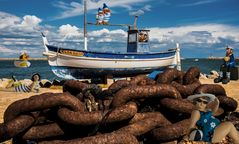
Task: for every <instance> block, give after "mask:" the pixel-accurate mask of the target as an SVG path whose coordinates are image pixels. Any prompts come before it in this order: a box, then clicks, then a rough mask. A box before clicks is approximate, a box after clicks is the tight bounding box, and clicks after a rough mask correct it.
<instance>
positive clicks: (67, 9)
mask: <svg viewBox="0 0 239 144" xmlns="http://www.w3.org/2000/svg"><path fill="white" fill-rule="evenodd" d="M103 3H107V5H108V6H109V7H110V8H113V7H122V8H127V9H128V10H131V9H132V5H134V4H135V3H137V4H142V3H145V0H117V1H108V0H100V1H95V0H87V10H88V11H91V10H97V9H98V8H99V6H102V5H103ZM54 6H55V7H58V8H60V9H62V10H63V12H62V13H61V14H60V15H59V16H56V17H54V19H63V18H68V17H73V16H77V15H82V14H83V13H84V7H83V4H82V3H77V2H71V3H69V4H68V3H65V2H63V1H60V2H57V3H55V4H54ZM148 9H150V6H149V5H146V6H145V7H144V10H148Z"/></svg>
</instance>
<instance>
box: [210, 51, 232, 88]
mask: <svg viewBox="0 0 239 144" xmlns="http://www.w3.org/2000/svg"><path fill="white" fill-rule="evenodd" d="M234 67H235V58H234V55H233V48H232V47H228V46H227V48H226V56H225V57H224V58H223V64H222V65H221V68H220V72H219V77H218V78H216V79H214V82H215V83H219V82H222V83H223V84H227V83H228V82H229V81H230V76H231V73H230V69H231V68H234ZM225 69H226V71H225Z"/></svg>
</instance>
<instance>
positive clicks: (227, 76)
mask: <svg viewBox="0 0 239 144" xmlns="http://www.w3.org/2000/svg"><path fill="white" fill-rule="evenodd" d="M230 78H231V72H230V66H228V67H227V71H226V72H224V74H223V79H222V84H227V83H229V82H230Z"/></svg>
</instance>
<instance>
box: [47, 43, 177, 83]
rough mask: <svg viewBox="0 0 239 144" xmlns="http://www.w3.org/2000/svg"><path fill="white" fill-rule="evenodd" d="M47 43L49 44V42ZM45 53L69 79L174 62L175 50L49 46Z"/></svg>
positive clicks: (142, 70)
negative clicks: (124, 50) (118, 50)
mask: <svg viewBox="0 0 239 144" xmlns="http://www.w3.org/2000/svg"><path fill="white" fill-rule="evenodd" d="M46 46H47V45H46ZM47 50H48V51H46V52H45V53H44V55H46V56H47V57H48V63H49V65H50V66H51V68H52V71H53V72H54V74H56V75H57V76H58V77H61V78H66V79H72V78H76V79H80V78H92V77H104V76H113V77H125V76H134V75H137V74H145V73H150V72H152V71H154V70H160V69H164V68H166V67H168V66H173V65H175V63H174V61H175V54H176V51H175V50H172V51H167V52H163V53H103V52H89V51H81V50H70V49H62V48H57V47H54V46H47Z"/></svg>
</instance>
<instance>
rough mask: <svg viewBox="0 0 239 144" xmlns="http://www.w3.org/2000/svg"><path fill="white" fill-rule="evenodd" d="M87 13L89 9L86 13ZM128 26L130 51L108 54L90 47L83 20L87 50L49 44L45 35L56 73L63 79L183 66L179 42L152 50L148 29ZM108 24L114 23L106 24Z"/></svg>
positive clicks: (47, 52) (118, 74) (96, 76)
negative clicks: (94, 50)
mask: <svg viewBox="0 0 239 144" xmlns="http://www.w3.org/2000/svg"><path fill="white" fill-rule="evenodd" d="M85 13H86V12H85ZM137 18H138V17H137V16H136V17H135V21H134V26H133V27H132V26H130V25H128V28H129V29H128V39H127V52H125V53H109V52H93V51H89V50H87V37H86V25H87V24H92V23H87V22H86V19H85V20H84V28H85V30H84V50H78V49H77V50H76V49H67V48H62V47H57V46H53V45H50V44H49V43H48V41H47V38H46V36H45V35H44V34H42V38H43V44H44V48H45V51H44V52H43V55H45V56H47V58H48V63H49V65H50V66H51V68H52V71H53V73H54V74H56V75H57V76H58V77H61V78H64V79H82V78H93V77H94V78H103V77H126V76H134V75H138V74H145V73H150V72H152V71H154V70H160V69H164V68H166V67H169V66H178V69H180V66H181V65H180V54H179V51H180V49H179V45H178V44H177V45H176V48H173V49H169V50H168V51H164V52H150V44H149V40H150V39H149V30H145V29H138V28H137V27H136V21H137ZM107 26H111V25H110V24H107Z"/></svg>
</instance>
